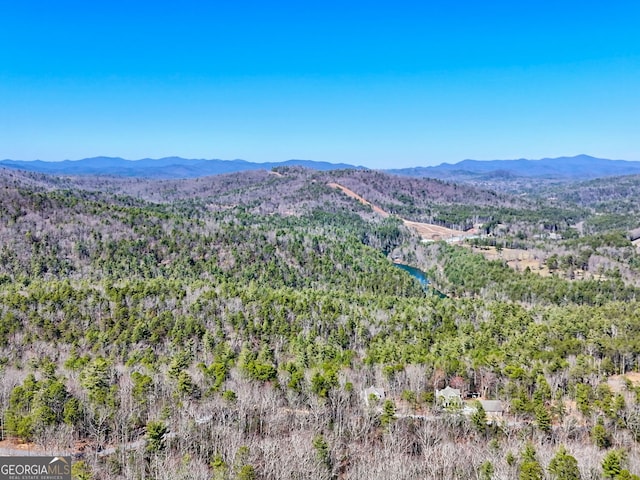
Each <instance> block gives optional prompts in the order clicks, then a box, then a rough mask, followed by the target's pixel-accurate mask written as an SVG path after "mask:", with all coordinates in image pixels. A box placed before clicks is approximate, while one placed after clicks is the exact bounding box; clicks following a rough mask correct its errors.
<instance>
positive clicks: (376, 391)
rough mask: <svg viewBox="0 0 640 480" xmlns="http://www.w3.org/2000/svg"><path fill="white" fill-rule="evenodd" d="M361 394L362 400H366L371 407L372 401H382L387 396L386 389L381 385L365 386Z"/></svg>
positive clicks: (366, 403)
mask: <svg viewBox="0 0 640 480" xmlns="http://www.w3.org/2000/svg"><path fill="white" fill-rule="evenodd" d="M361 396H362V400H363V401H364V403H365V405H366V406H367V407H370V406H371V403H376V402H380V401H382V400H384V398H385V395H384V389H382V388H379V387H369V388H365V389H364V390H363V391H362V393H361ZM372 400H373V402H372Z"/></svg>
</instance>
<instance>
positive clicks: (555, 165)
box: [387, 155, 640, 180]
mask: <svg viewBox="0 0 640 480" xmlns="http://www.w3.org/2000/svg"><path fill="white" fill-rule="evenodd" d="M387 172H389V173H394V174H396V175H406V176H410V177H429V178H439V179H442V180H491V179H499V180H508V179H510V178H518V177H525V178H527V177H528V178H532V177H539V178H550V179H567V180H569V179H571V180H577V179H590V178H599V177H611V176H617V175H634V174H640V162H632V161H627V160H607V159H604V158H595V157H590V156H589V155H577V156H575V157H559V158H543V159H541V160H527V159H524V158H522V159H519V160H463V161H461V162H458V163H454V164H450V163H443V164H440V165H438V166H435V167H414V168H400V169H393V170H387Z"/></svg>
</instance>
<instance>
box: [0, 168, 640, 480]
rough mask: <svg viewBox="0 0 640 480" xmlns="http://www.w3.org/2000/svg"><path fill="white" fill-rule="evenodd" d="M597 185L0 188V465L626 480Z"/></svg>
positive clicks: (306, 178)
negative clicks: (33, 456)
mask: <svg viewBox="0 0 640 480" xmlns="http://www.w3.org/2000/svg"><path fill="white" fill-rule="evenodd" d="M331 182H335V183H338V184H340V185H343V186H345V187H347V188H349V189H350V190H352V191H354V192H357V194H358V195H361V196H362V197H364V198H366V199H367V200H368V201H369V202H371V204H373V205H376V206H379V207H380V208H382V209H384V210H385V211H386V212H389V213H390V214H391V215H389V216H381V215H378V214H377V213H376V212H375V211H374V210H373V209H372V208H371V206H368V205H365V204H362V203H360V202H358V201H356V200H354V199H353V198H350V197H349V196H347V195H345V194H344V193H342V192H341V191H339V190H336V189H334V188H331V187H330V186H328V184H329V183H331ZM619 185H627V186H628V188H629V189H630V190H631V191H637V189H640V180H639V179H638V177H625V178H624V179H607V180H595V181H590V182H585V183H580V184H575V185H572V187H571V188H570V189H565V188H560V187H559V186H556V185H545V186H544V187H543V188H542V187H541V188H540V189H539V195H535V194H534V193H535V192H533V191H530V190H526V189H524V190H522V191H520V192H516V193H514V192H507V191H506V190H504V191H502V193H500V192H496V191H493V190H487V189H484V188H481V187H479V186H469V185H455V184H452V183H447V182H442V181H437V180H429V179H415V178H413V179H412V178H403V177H396V176H392V175H388V174H383V173H380V172H372V171H349V170H342V171H333V172H315V171H310V170H305V169H302V168H297V167H296V168H278V169H275V170H274V171H271V172H266V171H257V172H245V173H242V174H230V175H220V176H215V177H206V178H200V179H191V180H182V181H181V180H176V181H174V180H171V181H169V180H163V181H158V180H141V179H122V178H118V177H113V178H109V177H76V178H74V177H64V178H63V177H51V176H47V175H42V174H34V173H22V172H18V171H13V170H11V171H9V170H1V169H0V379H1V380H0V410H1V412H2V414H1V416H0V435H1V441H0V453H2V452H8V453H11V452H16V451H18V450H20V449H23V450H24V449H29V450H30V451H33V452H46V453H56V454H59V453H68V454H72V455H74V457H75V459H74V464H73V473H74V476H75V478H78V479H111V478H114V479H119V478H122V479H136V478H140V479H142V478H155V479H229V480H231V479H243V480H249V479H256V480H257V479H287V478H290V479H306V478H314V479H363V478H371V479H423V478H433V479H485V480H488V479H496V480H497V479H522V480H527V479H559V480H560V479H584V480H587V479H603V478H611V479H633V478H640V477H638V475H640V449H639V448H638V446H639V442H640V373H639V372H640V308H639V307H640V282H639V279H640V252H639V251H638V246H637V242H635V241H633V239H632V236H630V234H629V232H630V231H632V230H633V229H637V228H638V226H640V217H639V216H638V213H639V212H640V208H638V207H639V206H638V200H637V199H638V198H639V197H638V195H634V196H633V197H630V196H627V195H622V196H621V195H620V194H619V192H620V190H619V189H618V186H619ZM563 192H565V193H563ZM402 219H408V220H413V221H419V222H428V223H433V224H435V225H441V226H446V227H450V228H456V229H459V230H461V231H467V230H469V231H470V230H471V229H474V231H475V232H477V234H475V235H473V237H470V238H469V239H468V240H466V241H461V242H457V243H452V242H446V241H435V242H434V241H429V242H426V241H423V239H422V238H420V237H419V235H418V234H417V233H416V232H415V231H413V230H411V229H410V228H407V227H406V226H405V225H404V224H403V221H402ZM507 250H517V251H520V252H528V253H530V254H532V255H535V258H536V259H537V261H538V262H539V264H540V265H541V267H540V268H539V269H536V268H529V267H527V268H514V267H513V265H511V264H509V263H508V262H507V260H506V259H505V258H504V257H503V256H504V253H505V251H507ZM487 252H494V253H495V255H496V257H495V258H489V257H488V255H487ZM392 260H394V261H397V262H402V263H403V264H407V265H411V266H413V267H416V268H419V269H421V270H423V271H424V272H426V274H427V276H428V277H429V279H430V284H429V286H427V287H425V286H424V285H421V284H420V283H419V282H418V281H417V280H416V279H415V278H413V277H412V276H411V275H410V274H409V273H407V272H406V271H405V270H402V269H400V268H397V267H396V266H395V265H394V263H393V261H392ZM447 386H450V387H453V388H455V389H457V390H458V391H459V392H460V394H461V397H460V399H459V401H455V402H446V403H445V402H443V401H442V397H439V393H438V392H440V391H441V390H442V389H444V388H445V387H447ZM371 387H373V389H371ZM479 400H482V401H487V400H497V401H499V402H498V403H499V404H500V405H501V409H500V411H499V412H497V411H486V410H485V408H484V407H483V405H488V404H487V403H485V404H483V403H481V402H479Z"/></svg>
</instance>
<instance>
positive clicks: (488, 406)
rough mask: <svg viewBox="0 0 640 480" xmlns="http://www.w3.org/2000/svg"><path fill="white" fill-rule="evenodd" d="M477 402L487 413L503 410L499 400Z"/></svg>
mask: <svg viewBox="0 0 640 480" xmlns="http://www.w3.org/2000/svg"><path fill="white" fill-rule="evenodd" d="M479 402H480V404H481V405H482V408H484V411H485V412H487V413H497V412H502V411H503V410H504V407H503V405H502V402H501V401H500V400H479Z"/></svg>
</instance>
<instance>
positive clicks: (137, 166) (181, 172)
mask: <svg viewBox="0 0 640 480" xmlns="http://www.w3.org/2000/svg"><path fill="white" fill-rule="evenodd" d="M284 166H302V167H306V168H311V169H314V170H323V171H325V170H337V169H364V167H360V166H354V165H350V164H346V163H329V162H316V161H312V160H287V161H285V162H268V163H256V162H247V161H245V160H195V159H185V158H180V157H166V158H160V159H150V158H145V159H142V160H125V159H123V158H112V157H94V158H85V159H83V160H73V161H72V160H65V161H63V162H43V161H41V160H35V161H22V160H2V161H0V167H7V168H17V169H20V170H28V171H32V172H40V173H50V174H54V175H115V176H121V177H144V178H158V179H178V178H196V177H204V176H207V175H218V174H222V173H233V172H242V171H248V170H270V169H272V168H275V167H284ZM385 171H386V172H388V173H393V174H396V175H405V176H410V177H429V178H438V179H442V180H451V181H465V180H467V181H474V180H479V181H488V180H492V179H495V180H502V181H505V180H509V179H514V178H548V179H561V180H562V179H564V180H571V179H576V180H579V179H590V178H599V177H610V176H617V175H633V174H640V162H634V161H626V160H607V159H603V158H595V157H590V156H589V155H577V156H575V157H560V158H543V159H541V160H527V159H519V160H463V161H461V162H458V163H455V164H450V163H443V164H441V165H438V166H434V167H413V168H400V169H391V170H385Z"/></svg>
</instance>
